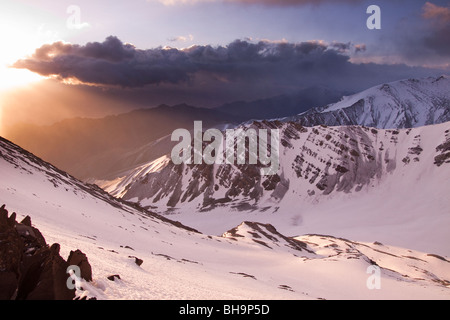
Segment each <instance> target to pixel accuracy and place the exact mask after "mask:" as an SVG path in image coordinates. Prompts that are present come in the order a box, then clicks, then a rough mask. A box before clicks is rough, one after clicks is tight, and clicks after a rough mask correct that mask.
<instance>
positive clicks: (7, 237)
mask: <svg viewBox="0 0 450 320" xmlns="http://www.w3.org/2000/svg"><path fill="white" fill-rule="evenodd" d="M59 251H60V245H59V244H57V243H55V244H53V245H52V246H50V247H49V246H48V245H47V243H46V241H45V238H44V237H43V236H42V234H41V232H40V231H39V230H38V229H37V228H34V227H32V224H31V219H30V217H29V216H27V217H26V218H25V219H23V220H22V222H21V223H18V222H17V221H16V214H11V216H9V217H8V211H7V210H6V209H5V205H3V206H2V207H0V288H1V290H0V299H2V300H11V299H14V300H72V299H74V298H75V290H70V289H69V288H68V287H67V279H68V274H67V273H66V272H67V268H68V266H69V263H68V262H66V261H65V260H64V259H63V258H62V257H61V256H60V253H59ZM77 251H79V250H77ZM84 257H85V256H84ZM78 260H80V262H81V263H83V261H84V260H83V259H81V258H78ZM85 260H86V261H87V258H85Z"/></svg>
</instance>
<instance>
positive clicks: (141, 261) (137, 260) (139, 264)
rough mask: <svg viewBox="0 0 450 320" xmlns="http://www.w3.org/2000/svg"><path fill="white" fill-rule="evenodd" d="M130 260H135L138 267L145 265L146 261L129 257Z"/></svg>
mask: <svg viewBox="0 0 450 320" xmlns="http://www.w3.org/2000/svg"><path fill="white" fill-rule="evenodd" d="M128 258H132V259H134V263H136V264H137V265H138V266H141V265H142V264H143V263H144V260H142V259H139V258H138V257H135V256H128Z"/></svg>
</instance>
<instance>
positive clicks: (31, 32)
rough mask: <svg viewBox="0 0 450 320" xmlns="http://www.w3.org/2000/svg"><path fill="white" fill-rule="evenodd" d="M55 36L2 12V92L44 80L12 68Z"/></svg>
mask: <svg viewBox="0 0 450 320" xmlns="http://www.w3.org/2000/svg"><path fill="white" fill-rule="evenodd" d="M54 36H55V34H51V33H48V32H46V30H45V29H44V28H43V27H41V28H39V25H37V24H36V23H31V22H28V21H27V20H26V19H24V18H22V19H20V18H19V17H16V18H15V19H14V18H13V16H7V15H6V14H5V13H4V12H0V43H1V48H2V49H1V50H0V91H4V90H9V89H12V88H16V87H19V86H24V85H27V84H30V83H33V82H36V81H39V80H41V79H43V77H41V76H39V75H37V74H35V73H32V72H30V71H28V70H19V69H16V68H12V67H11V65H13V64H14V63H15V62H16V61H17V60H19V59H23V58H25V57H26V56H28V55H31V54H33V53H34V51H35V50H36V49H37V48H39V47H40V46H42V45H43V44H44V43H49V42H52V40H54V39H53V38H54Z"/></svg>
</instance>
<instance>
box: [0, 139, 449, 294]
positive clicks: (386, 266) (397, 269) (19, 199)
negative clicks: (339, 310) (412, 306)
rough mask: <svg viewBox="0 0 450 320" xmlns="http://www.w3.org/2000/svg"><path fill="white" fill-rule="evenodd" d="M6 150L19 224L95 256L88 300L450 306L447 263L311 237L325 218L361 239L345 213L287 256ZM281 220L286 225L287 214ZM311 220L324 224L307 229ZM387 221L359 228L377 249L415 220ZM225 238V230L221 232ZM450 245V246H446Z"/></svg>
mask: <svg viewBox="0 0 450 320" xmlns="http://www.w3.org/2000/svg"><path fill="white" fill-rule="evenodd" d="M6 146H7V145H6V144H5V143H1V144H0V152H1V156H0V176H1V180H0V203H2V204H3V203H5V204H6V207H7V209H8V210H9V211H10V212H13V211H15V212H17V214H18V220H19V221H20V217H24V216H25V215H29V216H30V217H31V219H32V223H33V225H35V226H36V227H37V228H39V229H40V231H41V232H42V234H43V235H44V237H45V238H46V240H47V243H49V244H51V243H54V242H58V243H60V244H61V254H62V256H63V257H65V258H66V257H67V256H68V254H69V252H70V250H75V249H80V250H81V251H83V252H84V253H86V254H87V256H88V259H89V262H90V263H91V265H92V269H93V278H94V280H93V282H92V283H88V284H85V285H84V287H85V288H87V291H88V292H81V293H79V294H81V295H88V296H96V297H97V298H98V299H318V298H325V299H404V298H407V299H419V298H420V299H449V298H450V290H449V288H448V283H447V282H445V281H446V280H447V281H448V280H450V279H449V278H450V277H449V275H450V263H449V262H448V260H449V259H448V258H445V257H444V258H442V259H440V258H436V257H435V256H428V255H427V253H429V252H424V253H422V252H419V251H414V250H411V251H410V250H409V247H406V248H407V249H402V248H397V247H391V246H390V244H389V243H385V244H384V246H382V247H380V246H379V245H374V244H372V243H353V242H348V241H344V240H337V239H335V238H331V237H323V236H312V235H304V234H305V233H306V232H307V231H308V232H311V231H312V229H314V228H313V226H314V225H315V226H319V225H320V223H319V221H320V220H321V221H322V222H323V223H325V226H324V227H323V228H322V229H321V230H318V231H317V232H315V233H319V232H321V231H326V229H328V231H330V232H331V231H333V230H334V231H336V232H337V233H345V229H342V228H343V227H344V226H345V227H347V228H348V229H350V230H353V231H355V230H357V229H358V228H359V227H360V226H361V225H363V224H362V223H360V222H358V221H357V219H356V220H355V221H354V222H353V225H347V224H346V223H345V222H346V221H345V219H347V222H349V221H350V220H351V214H349V213H346V212H345V213H341V214H342V215H343V217H345V219H343V220H342V222H341V225H340V226H339V225H338V226H337V227H336V228H334V229H332V225H333V224H337V222H338V221H339V219H334V220H333V221H329V222H327V219H328V218H330V217H331V216H332V213H330V212H326V211H325V207H323V208H322V212H319V213H318V214H314V215H313V214H312V213H309V215H305V216H304V218H303V219H304V222H305V225H307V226H309V229H308V228H304V229H301V228H298V229H297V228H296V229H295V230H296V231H302V233H299V235H302V234H303V236H300V237H299V238H298V239H299V240H300V241H304V242H305V243H307V244H308V250H310V251H311V252H307V251H295V250H293V249H288V250H287V249H286V248H285V247H284V246H282V245H281V244H280V243H281V242H280V239H281V238H280V237H279V236H276V237H275V238H277V239H278V241H276V240H273V239H272V240H270V239H269V238H254V239H259V240H264V241H266V243H267V244H269V246H271V247H272V248H268V247H266V246H264V245H261V244H259V243H258V242H255V241H253V240H252V237H255V236H254V235H253V234H252V233H251V232H253V231H252V230H251V229H249V228H247V227H245V224H244V225H242V227H245V228H246V229H245V230H239V233H245V236H244V237H236V238H233V239H232V237H231V238H230V237H229V236H227V237H222V236H215V235H208V234H198V233H195V232H192V231H187V230H184V229H180V228H178V227H175V226H173V225H172V224H170V223H168V222H163V221H161V220H160V219H158V218H157V217H153V216H148V215H146V214H143V213H141V212H139V211H138V210H136V209H134V208H131V207H128V206H127V205H125V204H120V203H118V202H115V201H110V202H107V201H105V200H104V199H102V197H101V196H94V195H93V194H92V193H91V192H89V191H86V189H83V188H81V187H80V184H79V182H77V181H76V180H74V179H72V178H70V177H68V176H66V175H64V174H61V173H59V172H56V171H54V170H53V169H52V168H45V167H43V166H42V164H39V163H36V162H34V160H33V159H31V158H29V157H28V156H23V155H22V154H21V153H19V152H18V151H17V150H12V149H11V148H10V147H6ZM409 182H410V181H407V183H409ZM414 196H416V195H415V194H414ZM375 199H376V198H375ZM378 199H379V198H378ZM372 204H373V203H372ZM117 206H118V207H117ZM298 207H299V210H300V209H301V208H300V206H298ZM302 210H303V209H302ZM279 212H280V216H279V217H281V212H283V211H282V210H280V211H279ZM415 214H419V212H418V211H417V212H415V213H414V215H415ZM207 215H208V216H209V214H204V215H203V217H206V216H207ZM321 215H322V219H321ZM238 216H242V217H243V214H242V213H239V214H238V215H237V216H236V219H238ZM257 216H259V215H256V214H254V215H245V217H246V219H242V220H241V221H240V222H242V221H243V220H252V219H253V218H256V217H257ZM388 216H389V214H388V213H383V215H382V216H380V218H382V219H385V218H387V217H388ZM424 216H425V213H422V217H424ZM215 217H218V215H215ZM269 217H272V218H273V219H272V220H273V221H275V222H276V221H278V219H275V217H277V215H275V214H273V215H270V214H267V215H266V216H265V218H269ZM229 218H230V216H227V217H226V219H224V220H223V221H227V223H228V221H230V220H232V219H229ZM234 218H235V217H234V215H233V219H234ZM290 218H292V216H291V217H290ZM313 218H314V219H317V221H316V222H314V223H309V222H308V223H306V222H307V221H309V220H310V219H313ZM353 218H354V219H355V218H356V217H355V215H353ZM369 218H370V217H366V216H365V217H364V218H362V221H363V222H368V221H370V222H371V223H372V222H374V220H376V219H375V218H373V219H372V220H371V219H369ZM435 218H438V217H437V216H436V217H435ZM382 219H380V221H379V223H380V224H379V227H380V229H379V230H378V229H377V225H375V226H373V227H372V229H370V228H369V229H365V230H367V231H365V230H363V229H360V231H359V233H360V234H364V235H365V238H372V237H373V239H371V240H370V241H371V242H372V241H375V240H379V239H378V237H377V234H376V232H375V231H377V230H378V231H380V232H381V230H382V229H383V228H385V227H386V226H387V225H389V224H392V225H393V227H392V229H391V230H395V229H396V228H395V225H396V224H402V225H403V222H404V221H403V220H402V219H406V220H408V217H407V216H403V215H402V216H401V217H399V218H394V219H392V221H390V220H388V221H384V222H383V221H381V220H382ZM281 220H282V219H281ZM424 220H426V218H424ZM446 221H447V220H446ZM435 223H436V227H438V228H439V229H443V228H447V227H448V223H445V222H442V220H439V222H435ZM239 224H240V223H236V224H235V225H234V226H233V227H235V226H237V225H239ZM418 224H419V223H418V222H414V223H413V226H412V227H418ZM216 227H217V226H216ZM276 227H277V229H278V231H281V229H280V228H278V226H276ZM217 228H218V227H217ZM238 229H239V227H238ZM227 230H228V228H227V226H226V223H224V224H223V225H222V226H221V232H220V233H219V234H222V233H224V232H226V231H227ZM342 230H343V231H342ZM244 231H245V232H244ZM292 231H293V229H292ZM264 232H266V233H269V229H267V228H265V230H264ZM403 234H404V235H406V234H407V232H406V231H405V232H404V233H403ZM437 234H439V233H437ZM260 236H261V234H260ZM269 236H270V235H269ZM418 237H422V235H418ZM350 240H355V239H350ZM438 240H440V241H441V242H443V243H444V242H446V239H443V238H439V237H438ZM270 241H272V242H270ZM331 245H334V246H331ZM447 245H448V241H447V242H446V243H444V244H443V245H442V247H445V246H447ZM375 249H377V250H378V251H376V250H375ZM432 253H439V252H432ZM392 255H395V256H396V257H397V258H395V257H393V256H392ZM130 256H135V257H138V258H140V259H142V260H143V261H144V263H143V264H142V265H141V266H140V267H139V266H137V265H136V264H135V263H134V260H133V258H130ZM404 256H410V257H415V258H417V259H414V258H406V257H404ZM366 257H369V258H370V259H371V260H373V261H374V262H376V263H377V264H378V265H379V266H380V267H382V269H381V280H380V281H381V288H380V289H379V290H377V289H375V290H370V289H369V288H368V287H367V281H368V279H369V277H370V276H371V275H370V274H368V273H367V268H368V267H369V266H370V265H371V263H370V262H369V261H368V259H367V258H366ZM418 259H421V260H418ZM443 259H446V260H447V261H444V260H443ZM411 266H412V267H411ZM113 274H119V275H120V277H121V280H117V281H114V282H112V281H109V280H107V278H106V277H107V276H109V275H113ZM419 278H420V279H419Z"/></svg>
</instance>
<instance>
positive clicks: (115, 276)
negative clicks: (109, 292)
mask: <svg viewBox="0 0 450 320" xmlns="http://www.w3.org/2000/svg"><path fill="white" fill-rule="evenodd" d="M107 278H108V280H110V281H115V280H116V279H118V280H120V276H119V275H118V274H113V275H110V276H108V277H107Z"/></svg>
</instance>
